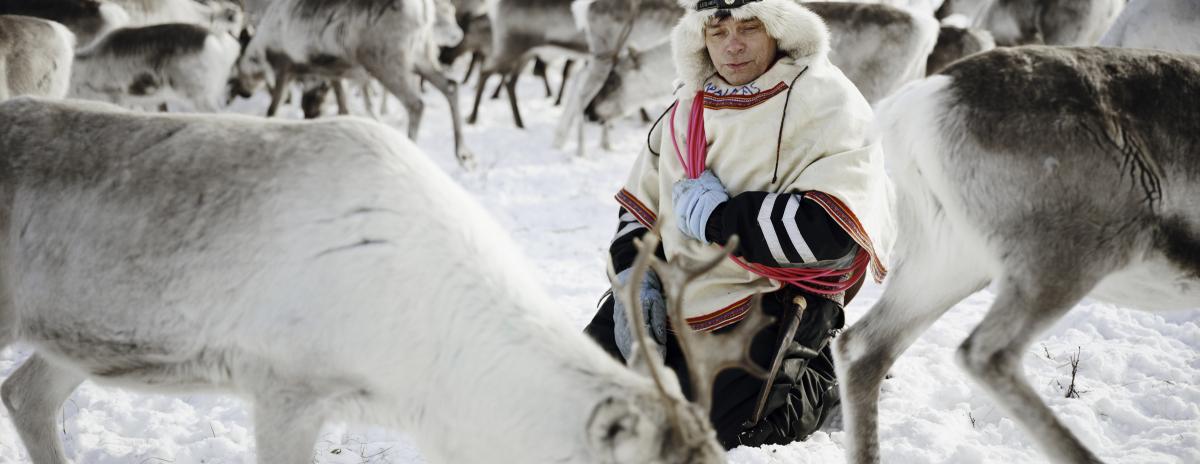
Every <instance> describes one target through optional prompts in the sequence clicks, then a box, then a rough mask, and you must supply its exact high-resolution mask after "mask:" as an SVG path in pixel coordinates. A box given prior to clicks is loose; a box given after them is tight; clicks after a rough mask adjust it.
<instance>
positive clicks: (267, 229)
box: [0, 98, 766, 464]
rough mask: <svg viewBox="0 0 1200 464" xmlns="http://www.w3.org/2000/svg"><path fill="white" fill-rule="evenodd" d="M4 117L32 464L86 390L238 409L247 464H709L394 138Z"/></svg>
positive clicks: (20, 382) (354, 132)
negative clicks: (364, 436)
mask: <svg viewBox="0 0 1200 464" xmlns="http://www.w3.org/2000/svg"><path fill="white" fill-rule="evenodd" d="M0 119H3V120H4V121H5V122H6V124H4V125H0V155H2V157H0V159H2V160H3V163H4V165H5V166H8V168H6V170H5V173H6V174H5V183H4V188H3V189H0V192H3V195H2V197H0V198H3V207H2V208H0V213H2V214H0V224H3V225H4V230H5V233H4V235H3V237H4V240H5V241H6V245H5V246H4V247H0V250H4V252H3V253H2V254H0V256H2V258H3V259H2V260H0V276H2V277H3V286H2V287H0V288H3V292H2V293H0V294H2V295H3V299H2V300H0V302H2V304H0V347H3V346H7V345H9V344H11V343H14V342H24V343H26V344H27V346H29V347H31V348H32V349H33V350H34V354H32V355H31V356H30V357H29V358H28V359H27V360H26V361H25V362H24V364H22V365H21V366H20V367H19V368H18V369H17V370H15V371H14V372H13V373H12V374H11V375H10V377H9V378H8V379H7V380H6V381H5V382H4V385H3V387H2V388H0V397H2V399H3V402H4V405H5V406H6V407H7V408H8V411H9V413H10V416H11V417H12V419H13V421H14V422H15V424H16V429H17V431H18V433H19V434H20V436H21V439H22V441H23V442H24V443H25V447H26V449H27V451H28V452H29V454H30V457H31V458H32V460H33V462H34V463H35V464H59V463H63V462H64V457H63V448H62V446H61V444H60V443H59V440H58V438H57V432H56V427H55V422H54V420H55V419H54V418H55V414H56V411H57V410H58V409H59V407H60V405H61V403H62V402H63V401H64V399H66V398H67V397H68V395H70V393H71V391H72V390H74V389H75V387H76V386H77V385H79V383H80V382H82V381H83V380H84V379H92V380H95V381H97V382H101V383H106V384H113V385H118V386H123V387H129V388H141V389H147V388H149V389H153V390H158V391H163V390H166V391H178V390H179V389H190V390H206V391H215V392H225V393H232V394H238V395H241V396H243V397H245V398H247V399H248V400H249V401H250V402H251V403H252V404H253V408H254V422H255V437H256V440H257V445H258V446H257V454H258V462H264V463H265V462H287V463H300V462H309V460H310V459H311V457H312V448H313V445H314V443H315V440H316V437H317V433H318V430H319V428H320V427H321V424H322V423H323V422H325V421H332V420H337V421H349V422H366V423H372V424H379V425H382V426H387V427H395V428H398V429H400V430H403V431H406V432H408V433H409V434H410V435H411V436H412V437H413V439H414V440H415V442H416V443H417V444H418V446H419V447H420V448H421V451H422V454H423V455H424V457H426V458H427V459H429V460H430V461H431V462H446V463H477V462H478V463H484V462H505V463H507V462H512V463H544V462H562V463H614V464H615V463H639V464H640V463H662V464H692V463H717V462H721V460H722V459H723V455H724V453H723V451H722V449H721V448H720V446H719V445H718V444H717V442H716V439H715V435H714V432H713V431H712V428H711V426H710V425H709V422H708V417H707V413H706V412H705V411H702V410H701V408H699V407H696V406H695V405H693V404H691V403H689V402H687V401H685V400H683V399H682V398H681V397H680V395H679V393H678V388H679V385H678V383H677V382H676V381H675V380H674V377H673V376H672V375H671V374H670V371H669V370H666V369H663V368H662V367H661V365H658V364H656V363H654V362H646V361H647V360H650V358H646V357H645V356H653V355H650V354H649V353H645V352H643V353H644V354H643V355H641V357H639V358H637V359H641V362H640V363H639V365H640V366H642V367H644V368H648V370H649V372H650V373H651V374H652V375H651V376H650V377H647V376H645V375H640V374H638V373H635V372H634V371H632V370H630V369H628V368H626V367H624V366H622V365H621V364H619V363H618V362H616V361H615V360H614V359H613V358H612V357H611V356H610V355H608V354H607V353H606V352H604V351H603V350H602V349H601V348H600V347H599V346H598V345H596V344H595V343H594V342H592V341H591V340H590V339H588V338H587V337H586V336H585V335H583V334H582V333H580V332H579V330H578V329H577V328H576V327H575V326H573V325H572V324H571V323H570V322H568V321H567V319H566V318H565V317H564V315H563V314H564V313H563V312H562V311H560V310H559V309H558V308H557V305H556V304H555V303H554V302H553V301H551V300H550V298H549V297H548V296H547V295H546V294H545V293H544V291H543V290H542V289H541V287H540V286H539V285H538V284H537V282H536V281H535V280H534V278H533V273H532V270H531V267H530V266H529V265H528V263H526V261H525V260H524V259H523V257H521V256H519V255H518V254H517V253H516V252H514V250H515V249H517V248H518V247H517V246H516V245H515V244H514V243H512V242H511V240H510V239H509V238H508V237H507V235H506V234H505V233H504V231H502V230H501V228H500V227H499V226H498V225H497V224H495V223H494V222H493V221H492V220H491V219H490V218H489V216H488V214H487V212H486V211H484V210H483V209H482V208H481V207H480V206H479V205H478V204H477V203H476V202H475V201H473V200H472V199H471V198H470V196H469V195H468V194H467V193H466V192H465V191H463V190H462V189H461V188H459V187H458V186H457V185H456V184H455V183H454V182H453V181H452V180H451V179H450V178H449V177H448V176H446V175H445V174H444V173H443V172H442V171H441V170H440V169H439V168H437V167H436V166H435V165H434V164H433V163H431V162H430V161H429V160H428V158H427V157H426V156H424V155H423V154H422V153H421V152H420V150H419V149H417V148H416V147H415V146H414V145H413V144H412V143H411V142H410V141H408V140H406V139H405V137H403V136H402V135H400V134H399V133H397V132H396V131H394V130H391V129H390V128H387V127H385V126H383V125H381V124H378V123H374V122H371V121H367V120H364V119H353V118H331V119H319V120H314V121H307V122H280V121H273V120H265V119H262V118H251V117H245V116H236V115H221V116H216V115H158V114H147V113H131V112H125V111H120V110H118V109H117V108H114V107H111V106H108V105H104V104H99V103H91V102H80V101H74V102H64V103H57V102H48V101H43V100H36V99H29V98H21V99H13V100H9V101H7V102H4V103H0ZM68 124H69V125H70V127H71V130H70V131H66V132H64V131H62V127H66V125H68ZM651 249H653V248H651ZM651 255H652V254H651ZM719 259H721V257H717V260H719ZM716 262H717V261H716V260H714V261H713V262H712V263H711V264H715V263H716ZM711 264H710V267H711ZM643 266H644V265H643ZM642 272H644V267H643V271H642ZM661 272H663V275H665V276H667V277H666V279H667V282H672V281H673V280H672V279H674V277H673V276H675V275H677V274H678V273H677V272H675V273H673V272H669V271H666V270H664V271H661ZM693 275H694V274H693ZM688 278H690V277H688ZM671 288H674V287H671ZM636 291H638V290H637V288H636V286H635V287H633V288H631V289H623V290H621V291H620V294H621V295H625V296H628V295H629V294H630V292H636ZM629 307H630V308H634V307H635V306H634V305H633V304H632V303H631V305H630V306H629ZM675 310H676V311H678V310H679V309H678V308H676V309H675ZM756 314H760V315H761V317H763V318H765V317H766V316H765V315H762V313H761V312H757V311H756ZM678 320H680V321H682V318H679V319H678ZM747 325H750V324H747ZM759 326H761V325H759ZM643 335H644V334H643ZM748 335H753V332H751V333H748V334H743V335H742V339H740V340H737V341H733V342H732V343H733V345H734V346H740V345H748V344H749V338H748ZM689 346H690V345H689ZM685 349H687V347H686V346H685ZM744 352H745V350H744V349H741V350H738V349H734V350H721V351H717V352H715V353H713V354H714V355H719V356H724V357H730V356H738V355H741V356H744V355H745V353H744ZM660 362H661V361H660ZM317 366H319V368H317ZM701 370H704V369H701ZM758 370H761V369H758ZM709 380H710V381H711V378H710V379H709Z"/></svg>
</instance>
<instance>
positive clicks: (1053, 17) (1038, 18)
mask: <svg viewBox="0 0 1200 464" xmlns="http://www.w3.org/2000/svg"><path fill="white" fill-rule="evenodd" d="M1124 6H1125V0H1055V1H1046V0H991V3H989V4H988V6H987V7H986V8H984V10H983V13H982V14H981V15H980V16H979V17H978V18H976V22H975V27H977V28H980V29H986V30H988V31H989V32H991V33H992V36H993V37H994V38H995V40H996V45H999V46H1004V47H1011V46H1017V45H1030V44H1035V45H1042V44H1044V45H1096V43H1097V42H1099V41H1100V36H1102V35H1104V31H1107V30H1108V27H1109V26H1110V25H1112V23H1113V21H1115V20H1116V19H1117V15H1118V14H1120V13H1121V8H1122V7H1124Z"/></svg>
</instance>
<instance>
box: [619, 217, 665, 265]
mask: <svg viewBox="0 0 1200 464" xmlns="http://www.w3.org/2000/svg"><path fill="white" fill-rule="evenodd" d="M648 231H649V229H647V228H646V226H645V225H642V223H641V222H638V220H637V218H636V217H634V215H633V213H630V212H629V211H627V210H626V209H625V208H621V212H620V220H619V221H618V222H617V233H616V235H613V239H612V243H611V244H610V245H609V246H608V254H609V256H611V257H612V263H613V270H614V271H615V272H618V273H619V272H621V271H623V270H626V269H629V267H630V266H633V260H634V259H636V258H637V253H638V250H637V247H636V246H634V245H633V239H635V238H638V237H641V236H643V235H645V234H646V232H648ZM659 248H660V249H661V248H662V247H661V246H659ZM660 257H661V253H660Z"/></svg>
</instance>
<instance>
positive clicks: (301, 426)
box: [254, 389, 325, 463]
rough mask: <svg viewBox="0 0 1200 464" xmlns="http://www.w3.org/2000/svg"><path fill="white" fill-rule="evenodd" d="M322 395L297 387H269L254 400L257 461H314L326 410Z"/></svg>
mask: <svg viewBox="0 0 1200 464" xmlns="http://www.w3.org/2000/svg"><path fill="white" fill-rule="evenodd" d="M321 404H322V401H321V398H319V397H314V396H313V395H310V394H308V393H297V392H294V391H285V390H282V389H280V390H278V391H266V392H263V393H260V394H258V395H256V398H255V402H254V430H255V432H254V439H255V441H256V442H257V443H256V444H257V445H258V450H257V451H258V462H260V463H267V462H312V460H313V446H314V445H316V443H317V434H318V433H320V431H321V425H322V423H323V422H324V418H325V417H324V414H323V411H322V408H321Z"/></svg>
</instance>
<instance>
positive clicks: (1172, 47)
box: [1100, 0, 1200, 54]
mask: <svg viewBox="0 0 1200 464" xmlns="http://www.w3.org/2000/svg"><path fill="white" fill-rule="evenodd" d="M1100 45H1101V46H1105V47H1124V48H1153V49H1156V50H1165V51H1169V52H1180V53H1192V54H1200V2H1197V1H1195V0H1133V1H1131V2H1129V4H1128V5H1126V6H1125V9H1124V10H1122V11H1121V16H1118V17H1117V21H1116V22H1115V23H1113V25H1112V27H1111V28H1109V30H1108V32H1106V33H1105V34H1104V37H1101V38H1100Z"/></svg>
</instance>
